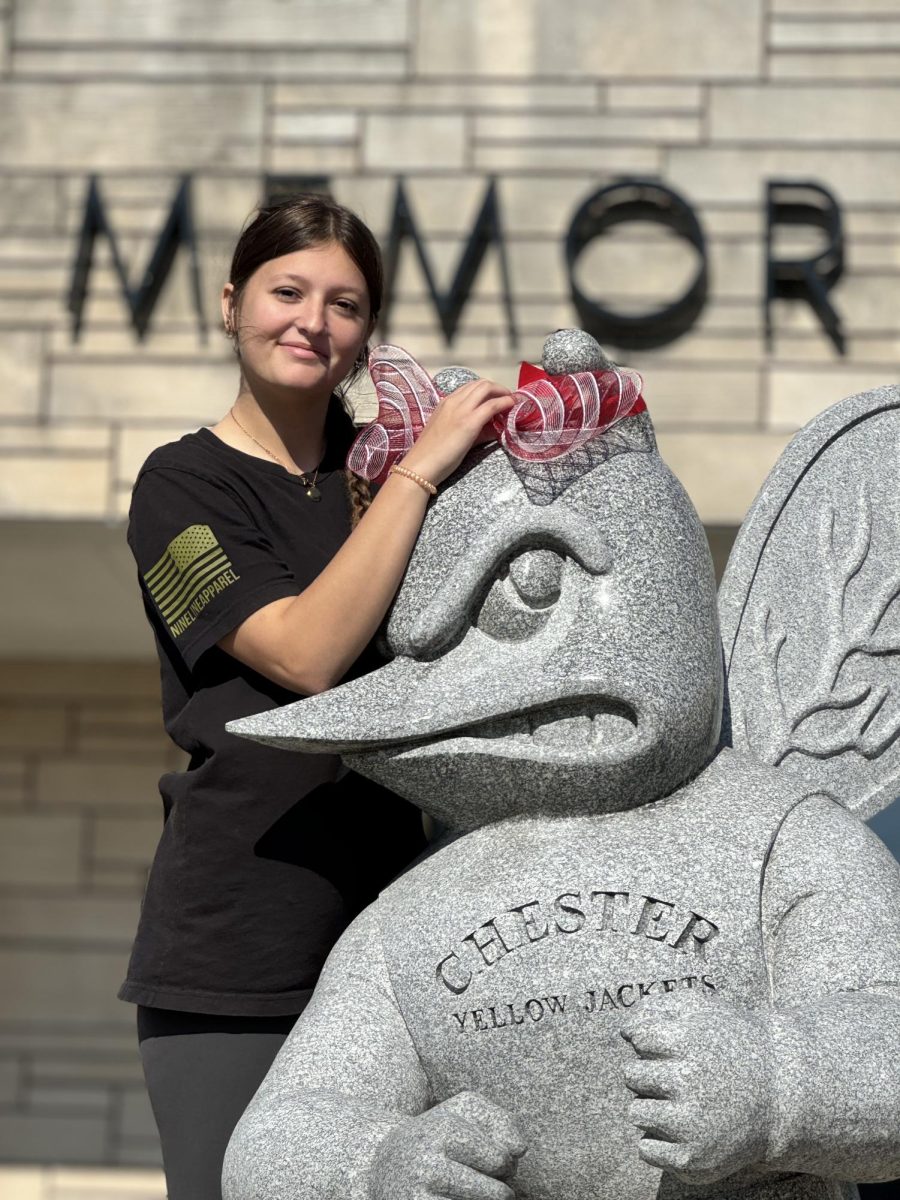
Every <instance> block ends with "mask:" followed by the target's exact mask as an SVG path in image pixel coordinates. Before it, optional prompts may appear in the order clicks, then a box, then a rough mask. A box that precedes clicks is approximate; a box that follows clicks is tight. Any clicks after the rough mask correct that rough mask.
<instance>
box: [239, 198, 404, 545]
mask: <svg viewBox="0 0 900 1200" xmlns="http://www.w3.org/2000/svg"><path fill="white" fill-rule="evenodd" d="M329 244H334V245H337V246H340V247H341V249H342V250H343V251H344V252H345V253H346V254H347V256H348V257H349V258H350V259H352V261H353V262H354V263H355V264H356V266H357V267H358V268H359V271H360V273H361V275H362V277H363V279H364V280H365V281H366V289H367V291H368V293H369V307H370V312H371V319H372V324H373V325H374V323H375V321H376V320H377V318H378V314H379V312H380V311H381V304H382V299H383V296H384V271H383V268H382V264H381V251H380V250H379V247H378V243H377V242H376V240H375V237H374V235H373V233H372V231H371V230H370V229H369V227H368V226H367V225H366V224H365V223H364V222H363V221H362V220H360V218H359V217H358V216H357V215H356V213H354V212H351V210H350V209H349V208H345V207H344V206H343V205H342V204H338V203H337V202H336V201H334V200H332V199H331V197H329V196H323V195H321V194H320V193H318V192H303V193H299V194H298V195H295V196H289V197H287V198H286V199H284V200H279V201H278V202H277V203H274V204H266V205H263V206H261V207H260V208H259V209H257V212H256V215H255V216H254V218H253V220H252V221H251V222H250V224H249V225H248V226H247V227H246V228H245V229H244V231H243V233H242V234H241V236H240V237H239V238H238V241H237V245H236V246H235V248H234V254H233V256H232V259H231V269H230V272H229V276H228V278H229V281H230V283H231V285H232V287H233V289H234V291H233V292H232V296H231V311H232V321H231V323H230V329H229V332H230V333H231V335H232V337H235V336H236V334H235V333H234V332H233V331H234V330H235V328H236V325H237V320H236V318H237V315H238V313H239V311H240V304H241V297H242V295H243V292H244V288H245V287H246V286H247V282H248V280H249V279H250V277H251V276H252V275H253V274H254V273H255V272H256V271H257V270H259V268H260V267H261V266H262V265H263V264H264V263H267V262H270V261H271V260H272V259H273V258H281V256H282V255H284V254H293V253H295V252H296V251H297V250H306V249H308V248H309V247H310V246H325V245H329ZM368 352H369V347H368V345H365V346H364V347H363V349H362V351H361V353H360V357H359V359H358V360H357V363H356V365H355V366H354V369H353V370H352V371H351V373H350V374H349V375H348V376H347V379H346V380H345V381H344V384H343V385H342V387H341V390H340V391H339V392H338V393H337V394H336V395H334V396H332V399H331V404H330V405H329V407H328V416H327V418H326V424H325V436H326V439H327V440H328V442H329V444H330V445H331V446H332V447H340V449H341V452H342V453H343V452H345V451H346V450H348V449H349V448H350V443H351V442H352V440H353V438H354V436H355V432H356V431H355V428H354V425H353V420H352V417H351V415H350V410H349V408H348V407H347V402H346V399H345V390H344V389H345V387H346V385H347V384H349V383H352V382H353V380H354V379H356V378H357V377H358V376H359V375H360V374H362V372H363V371H364V370H365V367H366V363H367V361H368ZM345 475H346V479H347V488H348V491H349V493H350V504H351V514H352V523H353V525H356V524H358V522H359V520H360V518H361V517H362V515H363V513H364V512H365V511H366V509H367V508H368V506H369V504H370V503H371V499H372V498H371V494H370V492H369V485H368V483H367V482H366V481H365V480H364V479H360V477H359V476H358V475H354V474H353V472H352V471H345Z"/></svg>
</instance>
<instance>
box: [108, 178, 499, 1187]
mask: <svg viewBox="0 0 900 1200" xmlns="http://www.w3.org/2000/svg"><path fill="white" fill-rule="evenodd" d="M381 292H382V276H381V264H380V258H379V253H378V248H377V245H376V243H375V241H374V239H373V237H372V235H371V233H370V232H369V230H368V229H367V228H366V227H365V225H363V224H362V222H361V221H360V220H359V219H358V218H357V217H356V216H354V215H353V214H352V213H351V212H349V211H348V210H347V209H344V208H342V207H340V206H339V205H337V204H335V203H333V202H332V201H330V200H328V199H326V198H324V197H321V196H302V197H298V198H296V199H294V200H291V201H289V202H286V203H282V204H279V205H275V206H271V207H268V208H263V209H261V210H260V211H259V213H258V215H257V216H256V218H255V220H254V221H253V222H252V223H251V224H250V225H249V226H248V228H247V229H246V230H245V231H244V233H243V234H242V236H241V238H240V240H239V242H238V245H237V248H236V250H235V254H234V259H233V262H232V267H231V274H230V279H229V282H228V284H227V285H226V286H225V289H224V293H223V297H222V313H223V318H224V322H225V329H226V332H227V333H228V335H229V336H230V337H231V338H232V340H233V342H234V345H235V349H236V352H237V356H238V359H239V363H240V386H239V391H238V395H237V399H236V400H235V402H234V404H233V406H232V407H231V409H230V410H229V411H228V413H226V415H225V416H224V417H223V418H222V420H221V421H220V422H219V423H218V424H217V425H215V426H213V428H212V429H200V430H198V431H197V432H196V433H192V434H188V435H187V436H186V437H183V438H182V439H181V440H180V441H178V442H175V443H172V444H171V445H168V446H163V447H162V448H160V449H159V450H156V451H154V453H153V454H151V456H150V458H149V459H148V460H147V462H146V463H145V464H144V466H143V468H142V470H141V472H140V474H139V476H138V479H137V483H136V484H135V490H134V498H133V502H132V508H131V514H130V524H129V531H128V539H129V543H130V545H131V548H132V551H133V553H134V556H135V558H136V560H137V564H138V571H139V576H140V582H141V588H142V593H143V599H144V605H145V609H146V612H147V616H148V618H149V620H150V623H151V625H152V627H153V630H154V633H155V636H156V642H157V647H158V650H159V658H160V665H161V677H162V692H163V710H164V719H165V724H166V728H167V730H168V732H169V734H170V735H171V737H172V738H173V739H174V741H175V742H176V743H177V744H178V745H179V746H181V747H182V748H183V749H184V750H185V751H187V753H188V754H189V755H190V763H189V766H188V768H187V770H185V771H183V772H173V773H171V774H168V775H165V776H163V778H162V780H161V781H160V791H161V794H162V799H163V806H164V812H165V822H164V827H163V832H162V837H161V840H160V843H159V848H158V850H157V853H156V857H155V860H154V863H153V868H152V870H151V873H150V877H149V881H148V885H147V892H146V896H145V899H144V905H143V908H142V913H141V920H140V925H139V929H138V934H137V938H136V941H135V946H134V950H133V953H132V957H131V962H130V965H129V969H128V976H127V979H126V981H125V983H124V984H123V986H122V989H121V992H120V995H121V997H122V998H123V999H125V1000H129V1001H132V1002H134V1003H136V1004H137V1005H139V1006H140V1007H139V1009H138V1032H139V1038H140V1043H141V1055H142V1059H143V1063H144V1072H145V1075H146V1079H147V1085H148V1089H149V1093H150V1099H151V1102H152V1105H153V1110H154V1114H155V1116H156V1119H157V1123H158V1126H159V1130H160V1136H161V1141H162V1147H163V1158H164V1163H165V1169H166V1178H167V1183H168V1189H169V1197H170V1200H219V1197H220V1190H219V1176H220V1173H221V1164H222V1157H223V1155H224V1151H225V1147H226V1145H227V1142H228V1138H229V1136H230V1134H231V1131H232V1129H233V1127H234V1125H235V1124H236V1122H237V1120H238V1118H239V1117H240V1115H241V1113H242V1111H243V1109H244V1108H245V1106H246V1104H247V1103H248V1101H249V1100H250V1098H251V1096H252V1095H253V1093H254V1091H255V1090H256V1088H257V1086H258V1085H259V1083H260V1081H261V1080H262V1078H263V1076H264V1074H265V1073H266V1071H267V1069H268V1067H269V1065H270V1064H271V1062H272V1059H273V1058H274V1056H275V1054H276V1053H277V1051H278V1049H279V1047H280V1045H281V1043H282V1042H283V1040H284V1038H285V1036H286V1034H287V1032H288V1030H289V1029H290V1026H291V1025H292V1023H293V1021H294V1020H295V1019H296V1017H297V1015H298V1014H299V1013H300V1012H301V1011H302V1009H303V1007H304V1005H305V1004H306V1001H307V1000H308V998H309V996H310V994H311V992H312V989H313V987H314V985H315V982H316V977H317V975H318V972H319V970H320V968H321V965H322V963H323V962H324V959H325V957H326V955H327V953H328V951H329V949H330V948H331V946H332V944H333V943H334V941H335V940H336V939H337V937H338V936H339V934H340V933H341V931H342V929H343V928H344V926H345V925H346V924H347V922H348V921H349V920H350V919H351V918H352V916H353V915H354V914H355V912H356V911H357V910H358V909H359V908H361V907H362V906H363V905H364V904H365V903H366V902H368V901H369V900H370V899H372V898H373V897H374V895H375V894H376V893H377V891H378V890H379V888H380V886H382V885H383V884H385V883H386V882H387V881H388V880H389V879H390V878H391V877H392V876H393V875H395V874H396V873H397V871H399V870H400V869H401V868H402V866H403V865H404V864H405V863H406V862H407V861H409V859H410V858H411V857H412V856H413V855H414V854H415V853H416V852H417V850H418V848H419V843H420V837H421V834H420V826H419V822H418V814H417V813H416V812H415V811H413V810H412V809H411V808H409V807H408V806H406V805H405V804H404V803H403V802H402V801H400V800H399V799H398V798H397V797H394V796H391V794H390V793H387V792H384V791H383V790H381V789H376V788H374V786H373V785H371V784H368V783H367V782H366V781H364V780H361V779H360V778H359V777H358V776H353V775H348V776H345V777H344V778H343V779H339V771H340V764H339V762H338V761H337V760H336V759H334V758H328V757H327V756H318V755H317V756H304V755H299V754H288V753H285V752H284V751H281V750H274V749H269V748H266V747H263V746H259V745H255V744H253V743H250V742H247V741H244V740H242V739H239V738H235V737H231V736H229V735H228V734H227V733H226V732H225V730H224V726H225V723H226V721H229V720H231V719H233V718H237V717H240V716H244V715H248V714H250V713H254V712H259V711H262V710H263V709H266V708H274V707H275V706H277V705H280V704H284V703H286V702H290V701H293V700H296V699H297V698H298V696H302V695H310V694H313V693H316V692H319V691H322V690H324V689H325V688H329V687H331V686H333V685H334V684H335V683H337V682H339V681H340V680H341V679H343V678H345V677H346V676H347V675H348V674H350V673H359V672H361V671H363V670H366V669H367V668H368V667H371V666H374V665H376V662H377V659H376V658H375V657H374V652H373V651H372V650H371V648H370V647H369V643H370V641H371V639H372V636H373V634H374V633H375V631H376V629H377V628H378V626H379V624H380V623H381V621H382V619H383V617H384V615H385V612H386V611H387V608H388V606H389V604H390V602H391V600H392V598H393V596H394V594H395V592H396V590H397V587H398V585H399V583H400V580H401V578H402V575H403V572H404V570H405V567H406V564H407V561H408V559H409V555H410V553H411V551H412V548H413V545H414V543H415V540H416V536H417V534H418V532H419V528H420V526H421V523H422V519H423V517H424V514H425V510H426V506H427V503H428V500H429V496H430V494H431V492H430V485H433V486H437V485H438V484H440V483H441V481H442V480H443V479H445V478H446V477H447V475H449V474H450V472H451V471H453V470H454V469H455V468H456V466H457V465H458V464H459V463H460V462H461V460H462V458H463V457H464V455H465V454H466V453H467V451H468V450H469V449H470V448H471V446H472V445H473V443H474V442H475V441H476V440H477V438H478V435H479V433H480V432H481V431H482V429H483V428H484V426H485V425H486V424H487V423H488V422H489V421H490V420H491V419H492V418H493V417H494V416H496V415H497V414H498V413H500V412H503V411H505V410H506V409H508V408H509V407H510V405H511V403H512V401H511V398H510V396H509V393H508V392H507V390H506V389H504V388H501V387H498V386H497V385H495V384H492V383H490V382H486V381H479V382H476V383H472V384H468V385H467V386H465V387H463V388H461V389H460V390H459V391H458V392H455V393H454V394H453V395H452V396H450V397H448V398H446V399H445V400H443V401H442V402H441V404H440V405H439V407H438V408H437V410H436V411H435V412H434V414H433V416H432V417H431V419H430V420H429V422H428V425H427V427H426V428H425V430H424V431H423V433H422V435H421V436H420V438H419V440H418V441H417V443H416V444H415V446H414V447H413V448H412V449H411V450H410V451H409V453H408V454H407V455H406V457H405V458H404V460H403V462H402V464H400V467H402V471H395V473H393V474H392V475H391V476H390V478H389V479H388V480H387V482H386V483H385V484H384V485H383V487H382V488H381V489H380V490H379V492H378V494H377V495H376V496H375V497H374V499H372V500H371V502H370V498H369V496H368V493H367V490H366V488H365V486H364V485H363V484H362V483H361V481H360V480H358V479H355V478H354V477H350V476H348V473H347V472H346V471H345V470H344V465H343V464H344V459H345V456H346V453H347V450H348V447H349V444H350V442H351V440H352V437H353V427H352V423H351V421H350V418H349V416H348V415H347V412H346V410H345V408H344V406H343V402H342V399H341V389H342V387H343V386H344V385H346V383H347V381H348V379H351V378H352V377H353V376H354V375H355V374H356V373H358V372H360V371H362V370H363V369H364V367H365V363H366V355H367V339H368V338H369V335H370V334H371V332H372V330H373V328H374V325H375V322H376V319H377V317H378V311H379V307H380V304H381ZM363 514H364V516H363ZM360 518H362V519H360ZM351 526H353V528H352V532H351ZM352 1002H353V998H352V997H348V1003H352Z"/></svg>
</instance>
